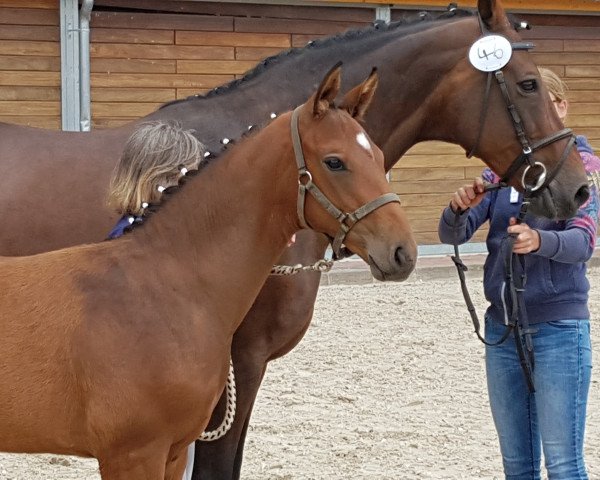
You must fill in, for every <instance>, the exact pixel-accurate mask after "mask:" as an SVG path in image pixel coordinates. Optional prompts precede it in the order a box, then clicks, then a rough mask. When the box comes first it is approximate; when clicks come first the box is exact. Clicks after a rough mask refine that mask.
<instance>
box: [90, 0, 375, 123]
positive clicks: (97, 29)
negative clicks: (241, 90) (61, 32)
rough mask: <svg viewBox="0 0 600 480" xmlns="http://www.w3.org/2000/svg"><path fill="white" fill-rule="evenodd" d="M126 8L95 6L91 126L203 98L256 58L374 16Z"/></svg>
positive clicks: (275, 9)
mask: <svg viewBox="0 0 600 480" xmlns="http://www.w3.org/2000/svg"><path fill="white" fill-rule="evenodd" d="M133 4H134V2H131V1H124V0H98V1H96V2H95V10H94V12H93V16H92V22H91V31H92V34H91V39H92V45H91V70H92V118H93V126H94V127H95V128H98V127H108V126H116V125H120V124H122V123H124V122H127V121H129V120H131V119H134V118H138V117H140V116H143V115H145V114H147V113H149V112H151V111H153V110H155V109H156V108H157V107H158V106H159V105H161V104H162V103H164V102H166V101H168V100H171V99H174V98H183V97H187V96H189V95H193V94H197V93H204V92H206V91H208V90H210V89H211V88H214V87H216V86H218V85H221V84H224V83H226V82H229V81H231V80H233V79H234V78H236V77H239V76H242V75H243V74H244V72H246V71H247V70H250V69H251V68H253V67H254V66H255V64H256V63H257V62H258V61H259V60H261V59H263V58H264V57H267V56H270V55H275V54H277V53H278V52H280V51H281V50H283V49H287V48H290V47H292V46H303V45H305V44H306V42H307V41H308V40H310V39H312V38H314V37H316V36H322V35H329V34H334V33H336V32H340V31H343V30H346V29H347V28H358V27H360V26H363V25H366V24H368V23H370V22H371V21H372V20H373V18H374V13H373V10H370V9H357V8H337V7H336V8H313V7H290V6H268V5H262V6H261V5H248V4H226V3H221V4H217V3H204V2H163V1H155V0H146V1H144V2H138V4H137V7H134V8H132V5H133ZM140 4H142V6H143V10H141V7H140ZM125 7H129V8H127V10H126V11H123V10H122V9H123V8H125ZM138 8H139V9H138ZM136 9H138V10H136Z"/></svg>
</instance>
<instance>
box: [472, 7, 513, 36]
mask: <svg viewBox="0 0 600 480" xmlns="http://www.w3.org/2000/svg"><path fill="white" fill-rule="evenodd" d="M477 10H478V11H479V15H480V16H481V19H482V20H483V21H484V23H485V24H486V25H487V26H488V28H489V29H490V30H492V31H493V30H495V27H499V26H500V25H501V24H503V23H506V22H507V21H508V20H507V18H506V13H504V9H503V8H502V4H501V3H500V0H477Z"/></svg>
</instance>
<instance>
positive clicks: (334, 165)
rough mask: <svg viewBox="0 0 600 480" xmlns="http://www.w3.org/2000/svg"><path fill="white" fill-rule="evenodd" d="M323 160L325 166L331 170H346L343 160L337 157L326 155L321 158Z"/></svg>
mask: <svg viewBox="0 0 600 480" xmlns="http://www.w3.org/2000/svg"><path fill="white" fill-rule="evenodd" d="M323 162H324V163H325V165H327V168H328V169H329V170H331V171H332V172H339V171H342V170H346V166H345V165H344V162H342V161H341V160H340V159H339V158H338V157H328V158H326V159H325V160H323Z"/></svg>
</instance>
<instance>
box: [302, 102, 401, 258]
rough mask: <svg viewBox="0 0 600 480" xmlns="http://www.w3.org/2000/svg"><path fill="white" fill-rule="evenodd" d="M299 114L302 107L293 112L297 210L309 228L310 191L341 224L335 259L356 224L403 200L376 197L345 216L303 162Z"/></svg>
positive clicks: (392, 195)
mask: <svg viewBox="0 0 600 480" xmlns="http://www.w3.org/2000/svg"><path fill="white" fill-rule="evenodd" d="M299 113H300V107H298V108H296V109H295V110H294V112H293V113H292V121H291V127H292V144H293V146H294V155H295V157H296V165H297V166H298V201H297V211H298V219H299V221H300V225H302V227H303V228H310V226H309V225H308V223H307V221H306V216H305V213H304V205H305V203H306V192H309V193H310V194H311V195H312V196H313V197H314V198H315V200H317V202H319V204H320V205H321V206H322V207H323V208H324V209H325V210H326V211H327V212H328V213H329V214H330V215H331V216H332V217H333V218H335V219H336V220H337V221H338V222H339V224H340V229H339V231H338V233H337V234H336V236H335V238H334V239H333V240H332V242H331V248H332V249H333V253H334V255H335V258H341V257H342V255H343V254H342V246H343V243H344V239H345V238H346V235H348V232H349V231H350V230H351V229H352V227H354V225H356V224H357V223H358V222H359V221H360V220H361V219H363V218H365V217H366V216H367V215H369V214H370V213H371V212H373V211H374V210H377V209H378V208H379V207H381V206H383V205H385V204H387V203H390V202H398V203H400V197H399V196H398V195H396V194H395V193H386V194H384V195H381V196H379V197H377V198H376V199H374V200H371V201H370V202H368V203H366V204H364V205H363V206H361V207H359V208H357V209H356V210H354V212H351V213H344V212H343V211H342V210H340V209H339V208H337V207H336V206H335V205H334V204H333V203H331V201H330V200H329V199H328V198H327V197H326V196H325V194H324V193H323V192H322V191H321V190H320V189H319V188H318V187H317V186H316V185H315V184H314V183H313V180H312V175H311V174H310V172H309V171H308V169H307V167H306V161H305V160H304V152H303V150H302V140H301V139H300V132H299V130H298V115H299Z"/></svg>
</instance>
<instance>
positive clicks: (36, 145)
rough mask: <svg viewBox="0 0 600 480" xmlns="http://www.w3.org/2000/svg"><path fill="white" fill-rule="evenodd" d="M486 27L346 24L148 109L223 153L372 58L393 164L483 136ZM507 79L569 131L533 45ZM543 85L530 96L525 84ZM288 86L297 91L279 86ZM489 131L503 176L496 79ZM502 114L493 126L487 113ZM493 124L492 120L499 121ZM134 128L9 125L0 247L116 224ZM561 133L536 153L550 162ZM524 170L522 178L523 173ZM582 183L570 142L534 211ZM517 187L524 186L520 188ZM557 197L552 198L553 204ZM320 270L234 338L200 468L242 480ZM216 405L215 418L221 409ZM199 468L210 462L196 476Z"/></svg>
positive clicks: (534, 121) (492, 11)
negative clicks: (228, 375)
mask: <svg viewBox="0 0 600 480" xmlns="http://www.w3.org/2000/svg"><path fill="white" fill-rule="evenodd" d="M478 11H479V13H481V15H482V17H483V18H484V20H485V22H486V24H487V25H488V26H489V28H490V29H491V30H492V31H493V32H495V33H500V34H502V35H504V36H506V37H507V38H509V39H510V40H511V41H518V40H520V37H519V35H518V33H517V32H515V31H514V30H513V28H512V25H511V24H510V22H509V20H508V19H507V17H506V15H505V14H504V12H503V10H502V7H501V4H500V2H493V1H491V0H480V1H479V2H478ZM480 35H481V31H480V27H479V23H478V20H477V17H476V16H474V15H472V14H470V13H469V12H464V11H456V12H453V13H449V14H448V16H447V18H441V19H438V20H435V21H424V22H417V23H413V24H408V25H402V24H392V25H390V26H389V27H385V26H379V27H378V28H367V29H364V30H361V31H356V32H350V33H348V34H345V35H340V36H336V37H333V38H330V39H327V40H324V41H317V42H314V43H313V44H312V45H310V46H308V47H306V48H303V49H300V50H292V51H289V52H284V53H282V54H281V55H279V56H277V57H275V58H271V59H268V60H266V61H265V62H264V64H261V65H260V66H258V67H257V68H256V69H255V70H254V71H252V72H250V73H249V74H248V75H246V76H245V77H244V78H243V79H241V80H239V81H235V82H233V83H232V84H230V85H228V86H224V87H220V88H219V89H217V90H215V91H214V92H212V93H210V94H208V95H207V96H205V97H198V98H190V99H187V100H185V101H177V102H174V103H172V104H170V105H167V106H165V107H163V108H161V109H159V110H158V111H156V112H154V113H153V114H151V115H149V116H148V117H146V118H145V119H142V120H146V119H154V118H164V119H176V120H178V121H180V122H181V123H182V125H183V126H184V127H185V128H194V129H196V131H197V133H198V136H199V138H200V139H201V140H202V141H203V142H205V143H206V144H208V145H209V148H210V150H212V151H218V150H219V149H220V148H221V144H220V143H219V141H220V139H222V138H225V137H226V138H230V139H236V138H238V137H239V136H240V135H241V133H242V132H244V131H246V130H247V128H248V126H249V125H254V124H257V123H258V124H260V123H263V122H264V121H265V120H266V119H267V118H268V117H269V115H270V113H271V112H280V111H284V110H287V109H288V108H290V107H293V106H295V105H296V104H297V103H299V102H300V101H301V100H302V98H305V97H303V95H304V96H306V95H308V93H309V86H310V85H311V82H315V81H317V80H318V79H316V78H315V75H316V74H315V73H314V72H318V71H319V68H317V67H319V66H321V67H322V68H328V67H329V66H330V65H331V64H333V63H335V62H336V61H337V60H343V61H344V72H345V81H348V82H353V83H356V82H357V79H358V78H361V77H363V76H364V75H366V73H367V72H368V71H370V69H371V68H372V67H373V66H377V67H378V71H379V73H380V77H381V78H380V85H379V88H378V92H377V94H376V95H375V98H374V100H373V107H372V108H371V109H370V111H369V112H368V114H367V116H366V119H365V127H366V129H367V132H368V133H369V134H370V135H371V138H372V139H373V140H374V141H375V142H377V143H378V144H379V145H381V147H382V149H383V151H384V154H385V162H386V169H390V168H391V167H392V166H393V165H394V163H395V162H396V161H397V160H398V159H399V158H400V157H401V155H402V154H404V153H405V152H406V151H407V150H408V149H409V148H410V147H411V146H412V145H414V144H416V143H418V142H421V141H425V140H442V141H446V142H450V143H455V144H459V145H461V146H462V147H464V148H465V151H470V150H471V148H472V147H473V144H474V142H475V139H476V137H477V135H478V129H479V122H480V114H481V109H482V105H483V97H484V90H485V82H486V76H485V74H483V73H481V72H479V71H477V70H475V69H474V68H473V67H471V65H470V64H469V63H468V60H467V52H468V50H469V47H470V46H471V44H472V43H473V42H474V41H475V40H476V39H477V38H479V37H480ZM504 73H505V76H506V78H507V84H508V89H509V91H510V93H511V96H512V98H513V100H514V102H515V105H516V106H517V108H518V109H519V112H520V113H521V115H522V117H523V121H524V127H525V130H526V132H527V133H528V134H529V135H531V137H532V138H533V139H539V138H542V137H545V136H547V135H548V134H550V133H553V132H556V131H558V130H560V129H561V128H562V124H561V122H560V120H559V119H558V117H557V116H556V114H555V112H554V109H553V107H552V105H551V103H550V101H549V100H548V98H547V94H546V92H545V90H544V87H543V85H542V84H541V81H540V79H539V76H538V74H537V69H536V67H535V65H534V64H533V62H532V60H531V57H530V55H529V54H528V53H527V52H524V51H518V52H514V54H513V58H512V59H511V61H510V62H509V63H508V65H507V66H506V67H505V68H504ZM532 80H535V81H536V85H535V86H536V88H535V90H534V91H532V92H525V90H524V87H525V86H527V85H530V84H531V81H532ZM281 82H283V83H285V84H286V85H290V86H293V88H290V89H276V88H274V85H277V84H278V83H281ZM487 117H488V121H487V123H486V126H487V128H485V129H484V131H482V133H481V140H480V143H479V149H478V156H480V157H481V158H482V159H483V160H484V161H485V162H486V163H487V164H488V165H489V166H491V167H492V168H493V169H494V170H495V171H497V172H498V173H502V172H504V171H506V170H507V168H508V166H509V165H510V163H511V162H512V161H513V159H514V158H515V157H516V156H517V155H518V154H519V153H520V149H521V146H520V143H519V142H518V140H517V138H516V135H515V133H514V130H513V127H512V124H511V122H510V120H509V115H508V113H507V111H506V106H505V104H504V103H503V101H502V98H501V95H500V93H499V89H498V88H497V86H492V89H491V92H490V98H489V101H488V103H487ZM490 119H493V122H490ZM491 125H493V127H492V126H491ZM133 128H134V125H133V124H131V125H127V126H124V127H122V128H117V129H109V130H97V131H94V132H91V133H68V132H56V131H47V130H40V129H32V128H26V127H19V126H15V125H7V124H0V135H1V138H2V142H0V173H1V174H2V178H3V180H4V181H3V189H2V190H1V191H0V199H1V201H0V217H1V218H2V219H3V229H2V230H1V231H0V253H1V254H4V255H23V254H30V253H35V252H40V251H46V250H51V249H55V248H59V247H64V246H67V245H74V244H80V243H84V242H89V241H95V240H99V239H102V238H104V236H105V235H106V233H107V232H108V231H109V230H110V228H111V227H112V226H113V224H114V222H115V221H116V218H115V215H114V214H113V213H112V212H109V211H108V210H107V209H106V207H105V205H104V199H105V196H106V189H107V186H108V179H109V176H110V172H111V169H112V168H113V166H114V164H115V163H116V160H117V158H118V156H119V154H120V151H121V148H122V145H123V143H124V142H125V140H126V138H127V136H128V135H129V133H130V132H131V131H132V129H133ZM565 143H566V140H564V141H560V142H556V143H553V144H551V145H549V146H548V147H546V148H544V149H543V150H541V151H539V152H537V153H536V159H537V160H539V161H541V162H543V163H545V164H546V165H547V167H548V169H549V170H552V169H553V167H554V166H556V163H557V161H558V159H559V158H560V156H561V154H562V151H563V149H564V148H565ZM515 178H516V177H515ZM584 183H585V176H584V172H583V169H582V167H581V166H580V160H579V158H578V155H577V154H576V153H575V152H574V151H573V152H571V154H570V155H569V157H568V158H567V160H566V162H565V165H564V167H563V168H562V169H561V171H560V172H559V173H558V174H557V177H556V178H555V179H554V181H553V182H552V184H551V185H550V188H551V192H552V195H551V196H540V197H538V199H537V200H536V202H537V203H536V204H535V205H532V207H533V208H536V209H537V212H538V213H542V214H544V213H545V214H547V215H553V214H555V213H557V212H558V214H559V215H560V216H568V215H569V214H570V213H572V212H573V211H574V208H576V203H577V202H576V201H575V200H574V199H575V197H576V196H577V194H578V191H579V190H580V188H581V186H582V185H583V184H584ZM514 185H515V186H516V187H517V188H519V189H520V185H519V184H518V183H515V184H514ZM552 199H553V200H552ZM326 244H327V241H326V240H325V238H324V237H322V236H319V235H315V234H313V233H311V232H304V231H302V232H300V233H299V234H298V238H297V242H296V244H295V245H294V246H293V247H292V248H289V249H287V250H286V252H285V254H284V255H283V256H282V257H281V258H280V259H278V260H277V262H276V263H278V264H288V265H293V264H296V263H303V264H309V263H312V262H314V261H315V260H317V259H319V258H322V255H323V252H324V250H325V246H326ZM318 285H319V274H318V273H305V274H302V275H296V276H294V277H270V278H269V279H268V280H267V282H266V283H265V285H264V287H263V289H262V290H261V293H260V294H259V296H258V298H257V299H256V301H255V303H254V305H253V307H252V309H251V310H250V312H249V313H248V315H247V317H246V321H245V322H243V323H242V325H241V326H240V328H239V329H238V331H237V332H236V335H235V336H234V341H233V345H232V356H233V359H234V364H235V366H236V377H237V389H238V391H237V393H238V406H237V415H236V419H235V421H234V424H233V427H232V430H231V431H230V432H229V433H228V434H227V435H226V436H225V437H224V438H222V439H220V440H218V441H216V442H213V443H200V442H198V443H197V452H196V458H197V459H199V462H198V463H197V467H196V469H195V474H194V475H195V478H196V479H198V478H203V479H204V478H214V479H219V480H222V479H228V478H238V476H239V469H240V465H241V460H242V454H243V444H244V437H245V434H246V430H247V426H248V422H249V418H250V413H251V410H252V405H253V402H254V399H255V397H256V393H257V391H258V388H259V386H260V383H261V380H262V377H263V375H264V373H265V370H266V366H267V363H268V362H269V361H270V360H272V359H274V358H277V357H279V356H281V355H284V354H286V353H287V352H289V351H290V350H291V349H292V348H293V347H294V346H295V345H296V344H297V343H298V342H299V341H300V339H301V338H302V336H303V335H304V333H305V331H306V329H307V328H308V326H309V324H310V319H311V317H312V311H313V306H314V301H315V296H316V292H317V288H318ZM221 407H222V405H221V404H219V407H218V408H217V411H216V412H215V416H214V419H213V421H211V424H210V428H212V427H214V426H217V425H218V424H219V423H220V421H221V419H222V410H221ZM200 469H202V472H200Z"/></svg>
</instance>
